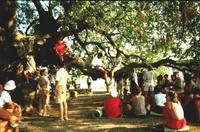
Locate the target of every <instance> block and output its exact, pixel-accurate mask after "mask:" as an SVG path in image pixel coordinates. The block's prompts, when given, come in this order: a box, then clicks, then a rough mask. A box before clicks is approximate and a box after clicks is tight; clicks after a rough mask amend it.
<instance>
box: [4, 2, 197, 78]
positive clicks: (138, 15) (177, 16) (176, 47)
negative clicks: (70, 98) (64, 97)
mask: <svg viewBox="0 0 200 132" xmlns="http://www.w3.org/2000/svg"><path fill="white" fill-rule="evenodd" d="M1 2H3V3H6V2H8V3H10V4H11V5H12V6H13V7H17V12H16V13H17V20H16V29H17V30H19V29H22V30H23V32H24V35H23V34H22V33H21V32H17V31H16V32H15V34H17V35H16V36H17V38H15V39H14V40H13V39H11V38H6V39H5V41H3V43H4V45H7V44H8V43H7V42H6V41H12V42H11V43H9V46H8V47H10V48H13V49H16V47H17V53H18V57H19V58H23V57H24V56H25V54H26V50H24V47H26V46H27V45H28V46H30V45H32V46H33V47H34V52H35V57H36V60H37V63H38V64H42V63H48V64H53V63H57V61H56V60H57V59H56V54H55V51H54V50H53V46H54V44H55V43H56V42H57V41H58V39H59V38H62V37H67V38H68V39H70V41H72V42H73V44H72V46H71V48H72V50H73V53H74V54H75V56H72V57H71V59H70V62H71V64H72V67H75V68H78V69H80V70H81V71H82V72H83V73H84V74H87V75H93V76H95V74H94V70H93V69H92V68H91V65H90V61H91V59H92V58H93V57H94V56H95V55H96V53H97V52H103V53H104V55H105V57H104V60H105V64H107V66H108V67H111V65H112V64H113V61H114V59H115V57H116V53H117V52H120V53H121V54H122V58H123V67H122V68H121V69H120V70H119V71H118V72H117V73H116V74H115V76H116V77H117V76H120V77H123V76H129V75H130V74H129V73H131V72H130V71H132V70H133V69H134V68H138V67H148V66H150V65H151V66H153V67H156V68H157V67H159V66H169V67H174V68H177V69H179V70H182V71H189V72H194V71H196V70H197V69H198V68H199V66H200V62H199V60H200V56H199V55H200V44H199V37H200V35H199V34H200V33H199V29H200V20H199V19H200V6H199V3H198V2H195V1H173V2H171V1H163V2H157V1H153V2H147V1H141V2H137V1H114V2H113V1H63V0H49V1H38V0H32V1H20V0H18V1H17V3H15V2H13V1H9V0H6V1H3V0H1ZM16 4H17V5H18V6H16ZM0 5H1V6H2V8H0V10H1V11H0V12H2V10H3V11H4V10H6V9H11V7H10V8H6V6H5V5H2V4H0ZM12 12H13V13H15V10H12ZM3 14H5V13H3ZM7 14H10V15H11V14H12V13H11V12H10V11H7ZM8 16H9V15H8ZM11 16H15V15H13V14H12V15H11ZM3 17H4V16H3V15H2V14H1V15H0V21H2V22H1V23H0V24H1V25H0V26H1V27H5V26H4V25H3V24H2V23H7V24H8V23H9V21H3V19H2V18H3ZM10 18H13V17H10ZM14 18H15V17H14ZM14 22H15V21H13V23H14ZM27 25H28V26H27ZM6 29H8V30H10V29H13V28H12V27H10V28H9V27H8V28H7V27H6ZM1 32H2V31H1ZM12 32H13V31H12ZM7 33H8V34H12V33H11V32H7ZM8 36H9V35H8ZM22 47H23V48H22ZM3 49H4V51H6V50H7V49H6V48H3ZM25 49H26V48H25ZM9 51H10V50H9ZM2 53H3V52H1V54H2ZM11 55H12V56H9V58H12V57H16V54H11ZM16 59H17V58H15V60H16ZM12 60H13V59H12ZM13 61H14V60H13Z"/></svg>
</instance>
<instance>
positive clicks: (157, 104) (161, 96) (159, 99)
mask: <svg viewBox="0 0 200 132" xmlns="http://www.w3.org/2000/svg"><path fill="white" fill-rule="evenodd" d="M162 89H163V88H162V87H157V88H156V89H155V91H156V93H155V95H154V99H153V101H154V106H153V107H152V112H155V113H158V114H162V109H163V107H164V106H165V102H166V94H165V93H164V92H162V91H163V90H162Z"/></svg>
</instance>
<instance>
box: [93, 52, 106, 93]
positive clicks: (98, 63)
mask: <svg viewBox="0 0 200 132" xmlns="http://www.w3.org/2000/svg"><path fill="white" fill-rule="evenodd" d="M102 56H103V54H102V53H98V54H97V56H96V57H94V58H93V60H92V62H91V65H92V68H94V69H96V70H97V72H98V74H100V75H101V74H103V77H104V80H105V83H106V89H107V92H109V83H108V82H109V81H108V75H107V73H108V70H107V69H106V68H105V66H104V65H103V62H102V60H101V58H102Z"/></svg>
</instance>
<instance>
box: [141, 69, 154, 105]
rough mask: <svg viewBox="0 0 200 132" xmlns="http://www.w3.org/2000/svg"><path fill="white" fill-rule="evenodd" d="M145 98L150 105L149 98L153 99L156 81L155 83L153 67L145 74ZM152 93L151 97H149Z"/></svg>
mask: <svg viewBox="0 0 200 132" xmlns="http://www.w3.org/2000/svg"><path fill="white" fill-rule="evenodd" d="M143 78H144V96H145V100H146V103H148V100H149V98H152V97H153V91H154V81H153V71H152V67H149V68H148V71H146V72H145V73H144V76H143ZM148 93H150V96H148V95H149V94H148Z"/></svg>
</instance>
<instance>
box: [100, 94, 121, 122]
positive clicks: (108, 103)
mask: <svg viewBox="0 0 200 132" xmlns="http://www.w3.org/2000/svg"><path fill="white" fill-rule="evenodd" d="M117 95H118V93H117V91H116V90H113V91H111V96H109V97H108V98H107V99H106V100H105V102H104V104H103V112H104V115H105V117H107V118H119V117H121V115H122V101H121V99H120V98H119V97H117Z"/></svg>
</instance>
